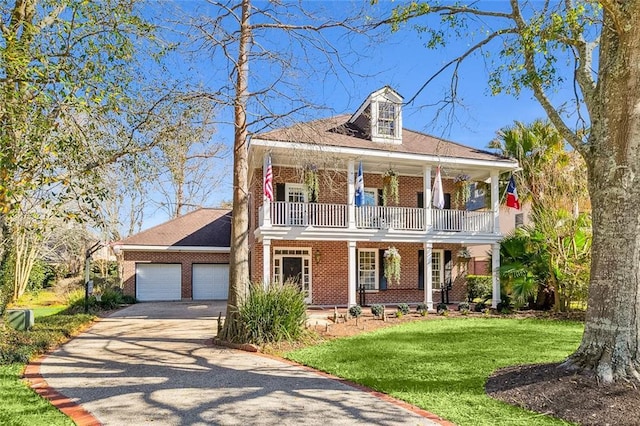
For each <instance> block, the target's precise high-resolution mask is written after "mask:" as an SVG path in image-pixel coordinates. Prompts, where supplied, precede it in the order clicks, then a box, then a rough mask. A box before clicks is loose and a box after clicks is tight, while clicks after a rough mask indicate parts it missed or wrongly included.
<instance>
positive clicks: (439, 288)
mask: <svg viewBox="0 0 640 426" xmlns="http://www.w3.org/2000/svg"><path fill="white" fill-rule="evenodd" d="M435 253H438V255H439V256H440V271H439V272H440V274H439V275H440V277H439V278H440V281H438V283H437V284H438V286H439V287H437V288H436V286H435V284H436V282H435V281H433V279H432V284H431V291H436V292H438V293H440V291H441V290H442V286H443V285H444V249H432V250H431V262H432V263H431V273H433V255H434V254H435Z"/></svg>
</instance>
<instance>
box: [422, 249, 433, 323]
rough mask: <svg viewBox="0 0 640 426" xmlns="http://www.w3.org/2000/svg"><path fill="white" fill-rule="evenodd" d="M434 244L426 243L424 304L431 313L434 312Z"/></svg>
mask: <svg viewBox="0 0 640 426" xmlns="http://www.w3.org/2000/svg"><path fill="white" fill-rule="evenodd" d="M432 257H433V244H431V243H424V303H425V304H426V305H427V309H428V310H429V311H432V310H433V264H432V263H431V258H432Z"/></svg>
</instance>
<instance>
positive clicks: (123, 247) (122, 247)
mask: <svg viewBox="0 0 640 426" xmlns="http://www.w3.org/2000/svg"><path fill="white" fill-rule="evenodd" d="M113 250H114V251H117V250H119V251H165V252H200V253H230V252H231V247H204V246H151V245H142V244H118V245H114V246H113Z"/></svg>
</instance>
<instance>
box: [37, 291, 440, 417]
mask: <svg viewBox="0 0 640 426" xmlns="http://www.w3.org/2000/svg"><path fill="white" fill-rule="evenodd" d="M224 309H225V305H224V304H221V303H218V302H203V303H195V302H193V303H192V302H189V303H180V302H174V303H141V304H137V305H133V306H131V307H128V308H126V309H123V310H121V311H119V312H117V313H115V314H114V315H112V316H111V317H108V318H104V319H103V320H101V321H99V322H98V323H96V324H95V325H94V326H93V327H92V328H90V329H89V330H88V331H87V332H85V333H83V334H81V335H80V336H78V337H76V338H75V339H73V340H71V341H70V342H68V343H66V344H65V345H63V346H62V347H61V348H60V349H58V350H57V351H55V352H53V353H52V354H50V355H49V356H47V357H46V358H45V359H44V360H43V361H42V365H41V367H40V373H41V374H42V376H43V377H44V379H45V380H46V381H47V382H48V383H49V386H51V387H53V388H54V389H55V390H57V391H58V392H60V393H62V394H63V395H65V396H67V397H69V398H70V399H71V400H73V401H75V402H76V403H78V404H80V405H81V406H82V407H83V408H85V409H86V410H88V411H89V412H90V413H92V414H93V415H94V416H95V417H96V418H97V419H98V420H99V421H100V422H102V423H103V424H110V425H127V424H129V425H138V424H145V423H153V424H157V425H182V424H190V425H191V424H202V425H205V424H207V425H210V424H224V425H234V424H238V425H240V424H241V425H258V424H269V425H276V424H277V425H296V426H297V425H300V424H305V425H332V424H340V425H345V424H362V425H364V424H367V425H400V424H402V425H435V424H436V423H434V422H432V421H430V420H428V419H427V418H425V417H422V416H420V415H418V414H416V413H414V412H412V411H409V410H406V409H404V408H402V407H400V406H399V405H396V404H393V403H390V402H387V401H384V400H382V399H380V398H377V397H375V396H373V395H371V394H369V393H367V392H363V391H361V390H358V389H355V388H353V387H351V386H348V385H346V384H343V383H340V382H339V381H337V380H333V379H330V378H327V377H324V376H321V375H319V374H316V373H314V372H312V371H309V370H308V369H305V368H301V367H298V366H294V365H290V364H288V363H285V362H281V361H278V360H274V359H270V358H266V357H263V356H259V355H255V354H250V353H245V352H241V351H236V350H231V349H222V348H218V347H211V346H208V345H207V344H206V342H207V340H208V339H210V338H211V337H212V336H213V335H214V334H215V332H216V328H217V327H216V321H215V318H216V317H217V316H218V313H219V312H220V311H222V312H224Z"/></svg>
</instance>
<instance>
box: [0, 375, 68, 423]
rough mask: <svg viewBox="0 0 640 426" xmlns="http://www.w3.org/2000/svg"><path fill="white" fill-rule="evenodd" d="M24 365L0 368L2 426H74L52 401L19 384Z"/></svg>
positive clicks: (0, 420) (23, 384)
mask: <svg viewBox="0 0 640 426" xmlns="http://www.w3.org/2000/svg"><path fill="white" fill-rule="evenodd" d="M23 368H24V364H10V365H0V401H2V404H0V424H1V425H16V426H17V425H20V426H24V425H73V424H74V423H73V422H72V421H71V419H69V418H68V417H67V416H65V415H64V414H62V413H61V412H60V411H58V409H56V408H55V407H54V406H52V405H51V404H50V403H49V401H47V400H45V399H43V398H41V397H40V395H38V394H36V393H35V392H33V391H32V390H31V389H30V388H29V387H27V385H26V384H25V383H24V382H23V381H22V380H20V375H21V373H22V369H23Z"/></svg>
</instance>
